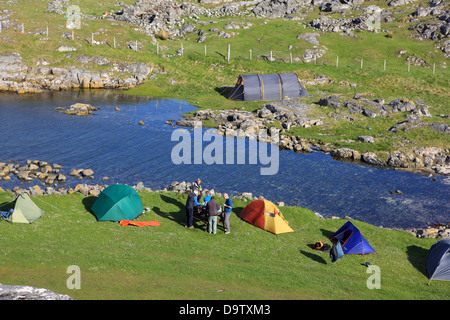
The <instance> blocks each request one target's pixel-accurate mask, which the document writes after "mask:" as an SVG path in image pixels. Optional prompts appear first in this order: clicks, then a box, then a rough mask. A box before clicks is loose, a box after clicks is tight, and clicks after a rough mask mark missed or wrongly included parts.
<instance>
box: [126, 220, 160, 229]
mask: <svg viewBox="0 0 450 320" xmlns="http://www.w3.org/2000/svg"><path fill="white" fill-rule="evenodd" d="M120 225H121V226H122V227H126V226H128V225H132V226H136V227H158V226H159V225H160V224H159V222H158V220H155V221H131V220H120Z"/></svg>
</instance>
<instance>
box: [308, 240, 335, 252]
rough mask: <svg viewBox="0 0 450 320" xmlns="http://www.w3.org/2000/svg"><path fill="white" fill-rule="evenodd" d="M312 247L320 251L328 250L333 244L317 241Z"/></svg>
mask: <svg viewBox="0 0 450 320" xmlns="http://www.w3.org/2000/svg"><path fill="white" fill-rule="evenodd" d="M311 248H313V249H315V250H320V251H328V250H330V249H331V246H330V245H329V244H327V243H323V242H322V241H317V242H316V243H315V244H312V245H311Z"/></svg>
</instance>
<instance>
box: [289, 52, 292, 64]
mask: <svg viewBox="0 0 450 320" xmlns="http://www.w3.org/2000/svg"><path fill="white" fill-rule="evenodd" d="M289 57H290V58H291V63H292V52H289Z"/></svg>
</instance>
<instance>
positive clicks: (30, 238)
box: [0, 192, 450, 300]
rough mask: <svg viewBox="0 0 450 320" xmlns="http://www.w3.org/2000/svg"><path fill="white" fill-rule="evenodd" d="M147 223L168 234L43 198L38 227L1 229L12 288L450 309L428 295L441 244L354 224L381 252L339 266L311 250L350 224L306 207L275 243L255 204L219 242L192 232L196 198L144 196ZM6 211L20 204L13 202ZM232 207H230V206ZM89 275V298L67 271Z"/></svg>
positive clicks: (77, 294) (82, 203) (443, 285)
mask: <svg viewBox="0 0 450 320" xmlns="http://www.w3.org/2000/svg"><path fill="white" fill-rule="evenodd" d="M140 195H141V198H142V201H143V204H144V207H151V208H152V210H151V212H149V213H145V214H144V215H142V216H141V217H139V218H138V220H158V221H159V222H160V224H161V225H160V226H159V227H143V228H139V227H132V226H128V227H122V226H120V225H119V224H118V223H116V222H97V221H96V219H95V217H94V216H93V215H92V214H91V213H89V212H88V211H87V209H88V208H90V206H91V205H92V203H93V202H94V200H95V198H92V197H83V196H82V195H80V194H73V195H66V196H60V195H59V196H58V195H52V196H41V197H39V198H37V199H36V198H34V201H35V203H36V204H38V205H39V206H40V207H41V208H42V209H44V210H45V213H44V215H43V216H42V217H41V218H40V219H38V220H36V221H35V222H34V223H33V224H31V225H28V224H27V225H24V224H11V223H8V222H6V221H0V228H1V229H2V231H1V233H0V239H1V240H2V242H3V243H6V242H7V243H8V245H5V246H2V249H0V252H1V253H2V259H1V261H0V279H1V283H3V284H15V285H20V284H22V285H31V286H36V287H43V288H48V289H51V290H53V291H55V292H58V293H63V294H68V295H70V296H72V297H74V298H76V299H125V300H127V299H176V300H183V299H218V300H222V299H223V300H230V299H270V300H272V299H275V300H279V299H280V300H293V299H295V300H296V299H312V300H316V299H343V300H347V299H348V300H352V299H424V300H435V299H447V298H448V294H449V292H450V287H449V283H448V282H442V281H432V282H431V286H427V283H428V278H427V271H426V265H425V263H426V254H427V251H428V249H429V248H430V247H431V245H432V244H433V243H434V242H435V241H436V240H435V239H417V238H415V237H414V236H412V235H411V234H409V233H407V232H405V231H392V230H387V229H382V228H378V227H374V226H371V225H368V224H366V223H363V222H359V221H353V222H354V224H355V225H356V226H357V227H358V228H359V229H360V230H361V232H363V234H364V235H365V237H366V239H367V241H368V242H369V243H370V244H371V245H372V246H373V247H374V249H375V250H376V251H377V253H376V254H370V255H367V256H365V258H363V257H362V256H360V255H350V256H345V257H343V258H342V259H340V260H339V261H337V262H336V263H331V260H330V258H329V256H328V254H327V253H324V252H320V251H315V250H313V249H311V248H310V247H309V246H308V245H309V244H311V243H315V242H316V241H318V240H321V241H326V239H327V238H328V236H330V235H331V234H332V233H333V232H335V231H336V230H337V229H338V228H339V227H340V226H342V225H343V224H344V222H345V221H344V220H320V219H318V218H317V217H316V216H315V215H314V213H312V212H311V211H309V210H307V209H302V208H298V207H282V208H281V209H282V212H283V214H284V216H285V218H286V219H287V220H288V221H289V222H290V225H291V227H292V228H293V229H294V230H295V232H294V233H288V234H282V235H278V236H276V235H273V234H271V233H269V232H266V231H264V230H262V229H259V228H257V227H254V226H252V225H250V224H248V223H246V222H244V221H243V220H241V219H240V218H239V217H238V216H237V214H239V212H240V211H241V210H242V209H243V207H245V205H246V204H247V202H244V201H242V200H238V199H234V209H233V214H232V216H231V229H232V233H231V234H229V235H225V234H224V233H223V232H222V231H221V228H219V229H220V230H219V232H218V233H217V234H216V235H210V234H208V233H207V232H205V231H204V226H203V225H202V224H200V223H199V222H197V223H196V228H195V229H194V230H189V229H186V228H184V217H185V209H184V203H185V199H186V195H180V194H176V193H158V192H140ZM0 199H1V200H0V201H1V202H2V203H3V202H6V201H10V200H12V199H13V196H12V194H10V193H6V192H3V193H1V194H0ZM222 201H223V199H222ZM365 261H368V262H370V263H371V265H377V266H378V267H380V270H381V289H372V290H369V289H368V288H367V286H366V282H367V279H368V277H369V276H370V274H368V273H366V271H367V268H366V267H364V266H363V265H362V264H363V263H364V262H365ZM70 265H77V266H79V267H80V271H81V289H79V290H76V289H74V290H70V289H68V288H67V286H66V281H67V279H68V277H69V276H70V274H67V273H66V271H67V268H68V267H69V266H70Z"/></svg>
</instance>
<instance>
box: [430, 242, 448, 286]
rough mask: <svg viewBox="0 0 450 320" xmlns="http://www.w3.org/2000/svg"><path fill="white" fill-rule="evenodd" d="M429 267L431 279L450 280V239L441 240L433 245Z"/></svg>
mask: <svg viewBox="0 0 450 320" xmlns="http://www.w3.org/2000/svg"><path fill="white" fill-rule="evenodd" d="M427 269H428V276H429V278H430V279H437V280H450V239H444V240H440V241H438V242H436V243H435V244H433V245H432V246H431V248H430V250H429V251H428V255H427Z"/></svg>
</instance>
